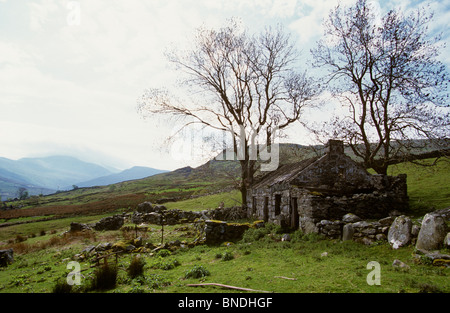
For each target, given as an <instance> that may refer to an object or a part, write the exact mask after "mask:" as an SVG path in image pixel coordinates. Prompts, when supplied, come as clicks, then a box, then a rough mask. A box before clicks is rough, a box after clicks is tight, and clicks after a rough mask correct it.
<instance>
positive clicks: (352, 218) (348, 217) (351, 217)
mask: <svg viewBox="0 0 450 313" xmlns="http://www.w3.org/2000/svg"><path fill="white" fill-rule="evenodd" d="M360 220H361V218H360V217H359V216H357V215H355V214H353V213H347V214H345V215H344V216H343V217H342V221H343V222H345V223H356V222H359V221H360Z"/></svg>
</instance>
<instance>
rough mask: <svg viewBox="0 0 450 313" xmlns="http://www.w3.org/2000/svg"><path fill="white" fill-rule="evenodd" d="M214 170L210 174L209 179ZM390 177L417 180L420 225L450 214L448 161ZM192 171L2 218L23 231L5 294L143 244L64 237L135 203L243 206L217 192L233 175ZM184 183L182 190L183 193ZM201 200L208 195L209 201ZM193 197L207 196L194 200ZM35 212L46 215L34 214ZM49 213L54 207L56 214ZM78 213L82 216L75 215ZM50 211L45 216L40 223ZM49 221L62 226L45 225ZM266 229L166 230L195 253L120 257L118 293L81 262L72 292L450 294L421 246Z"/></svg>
mask: <svg viewBox="0 0 450 313" xmlns="http://www.w3.org/2000/svg"><path fill="white" fill-rule="evenodd" d="M427 162H431V160H430V161H427ZM205 171H206V170H205V169H203V173H205ZM389 171H390V173H389V174H392V175H396V174H398V173H406V174H407V175H408V194H409V197H410V200H411V212H410V213H411V215H414V216H416V217H418V216H421V215H423V214H424V213H426V212H428V211H431V210H433V209H441V208H445V207H449V206H450V196H449V191H448V186H449V185H450V181H449V177H450V165H449V162H448V161H447V160H441V161H439V162H438V164H437V166H436V167H417V166H414V165H411V164H400V165H397V166H395V167H391V168H390V169H389ZM188 172H189V171H186V172H183V171H181V172H179V173H177V174H176V175H175V174H174V176H172V178H173V179H174V180H175V181H172V180H171V178H170V177H167V176H165V177H164V176H161V177H158V178H153V179H151V180H149V179H146V180H142V181H138V182H134V183H132V182H127V183H122V185H120V184H117V185H111V186H106V187H98V188H89V189H81V188H80V190H75V191H73V192H71V193H67V194H66V195H64V193H60V194H56V195H52V196H49V197H53V200H55V201H56V202H57V205H55V203H53V204H52V200H51V199H49V198H45V197H44V198H43V199H41V201H42V203H40V204H39V205H38V206H35V207H33V206H32V205H31V204H30V205H29V206H28V207H27V206H25V207H24V208H23V209H20V210H13V211H21V212H20V213H21V214H19V215H17V216H15V217H11V218H7V217H5V216H0V218H2V220H0V223H4V222H9V223H17V222H20V223H23V224H17V225H11V226H7V227H1V228H0V249H5V248H8V247H12V248H13V249H14V258H15V261H14V263H13V264H11V265H10V266H8V267H3V268H0V293H6V292H18V293H29V292H45V293H48V292H53V291H54V290H55V288H56V287H57V286H60V282H61V281H64V280H65V278H66V277H67V274H68V273H69V272H70V269H67V265H68V263H69V262H70V261H72V260H73V259H74V255H76V254H78V253H80V252H81V251H82V250H83V249H85V248H86V247H88V246H90V245H97V244H99V243H105V242H110V243H118V242H119V243H126V242H129V241H130V240H133V238H134V237H135V236H136V234H135V232H133V231H106V232H97V231H91V232H86V233H75V234H66V235H61V234H62V233H63V232H65V231H67V230H68V229H69V225H70V223H71V222H72V221H75V222H81V223H93V222H96V221H98V220H100V219H101V218H103V217H105V216H109V215H112V214H117V213H121V212H127V211H129V206H130V205H124V203H125V201H130V203H131V202H133V201H134V202H133V203H140V202H142V201H148V200H149V201H153V200H155V199H161V197H166V198H170V197H180V199H183V200H178V201H171V202H167V203H165V205H166V206H167V207H168V208H169V209H183V210H204V209H212V208H216V207H217V206H219V204H221V203H222V202H223V203H224V205H225V206H233V205H238V204H239V201H240V194H239V192H238V191H227V192H221V193H217V194H214V193H213V194H207V193H210V192H211V191H217V190H219V188H223V186H224V185H222V183H224V182H225V181H226V179H225V178H224V177H222V178H221V179H218V183H217V184H214V183H213V182H212V181H209V182H205V181H204V182H201V181H200V180H201V177H203V176H202V175H203V174H202V175H200V174H199V173H198V172H197V173H195V175H197V176H198V180H195V179H193V180H190V179H187V176H189V175H194V174H193V173H192V171H191V172H190V174H189V173H188ZM191 178H192V177H191ZM175 182H178V185H176V184H175ZM164 188H167V189H164ZM101 190H103V191H101ZM201 194H207V195H205V196H200V195H201ZM132 195H134V198H132V197H131V196H132ZM136 195H138V196H136ZM191 195H198V196H199V197H195V198H188V199H185V198H186V197H188V196H191ZM121 197H122V198H121ZM114 199H116V200H117V199H122V201H123V202H120V201H118V202H114ZM130 199H133V200H132V201H131V200H130ZM112 203H115V204H114V205H112ZM125 204H126V203H125ZM108 206H109V207H108ZM56 207H61V208H63V207H65V208H66V209H67V212H68V213H67V214H61V212H56V213H57V214H55V212H54V211H55V208H56ZM33 208H39V210H44V211H33ZM44 208H52V209H49V211H47V212H46V211H45V209H44ZM68 208H71V209H73V211H72V212H70V209H68ZM75 209H76V210H75ZM52 210H53V211H52ZM26 212H31V214H26ZM42 212H44V213H45V214H41V215H39V213H42ZM74 213H76V214H74ZM36 215H37V216H36ZM43 215H44V216H43ZM43 217H45V218H53V219H49V220H45V221H37V220H41V219H42V218H43ZM24 222H29V223H24ZM130 226H133V225H130ZM259 231H260V232H262V233H257V232H256V231H255V230H250V231H248V232H247V233H246V234H245V236H244V238H243V240H241V241H238V242H235V243H233V244H229V245H224V244H222V245H217V246H207V245H195V246H193V242H194V240H195V238H196V230H195V228H194V226H193V225H192V224H182V225H174V226H165V227H164V242H169V241H173V240H180V241H182V242H183V244H184V246H185V247H182V248H180V249H177V250H175V251H173V252H171V253H167V255H162V254H161V253H155V252H152V251H151V249H149V250H141V252H140V253H131V254H124V255H121V256H119V257H118V259H117V261H118V263H117V269H118V271H117V279H116V285H115V286H114V287H111V288H107V289H100V290H99V289H95V288H94V285H95V284H94V285H93V281H94V278H95V277H96V272H95V271H96V267H91V266H93V265H94V264H95V262H94V261H93V259H92V258H90V259H87V260H78V261H79V262H80V266H81V271H82V272H81V273H82V275H83V276H82V277H81V285H80V286H75V287H73V289H72V291H73V292H120V293H136V292H156V293H158V292H162V293H167V292H169V293H174V292H177V293H178V292H186V293H190V292H194V293H199V292H237V291H233V290H229V289H223V288H219V287H213V286H208V287H189V286H187V285H188V284H194V283H202V282H204V283H220V284H226V285H233V286H239V287H243V288H250V289H254V290H260V291H261V290H262V291H269V292H277V293H278V292H280V293H290V292H294V293H296V292H305V293H309V292H314V293H315V292H332V293H334V292H345V293H379V292H388V293H397V292H406V293H415V292H444V293H449V292H450V280H449V278H448V275H449V269H448V268H442V267H437V266H433V265H432V264H431V263H430V262H429V261H428V260H426V259H420V258H419V259H418V258H416V257H415V256H414V246H407V247H404V248H401V249H398V250H393V249H392V248H391V247H390V246H389V244H388V243H387V242H377V243H376V244H375V245H373V246H365V245H362V244H359V243H355V242H341V241H339V240H329V239H324V238H321V237H319V236H316V235H306V236H304V235H302V234H301V232H299V231H297V232H294V233H291V237H292V238H293V239H292V241H290V242H284V241H281V240H280V239H281V236H282V233H281V230H280V229H279V228H278V227H276V226H274V225H270V224H269V225H266V227H265V228H264V229H262V230H259ZM138 236H141V237H142V238H143V241H144V242H145V243H149V244H153V245H158V244H159V243H160V241H161V227H160V226H158V225H149V231H147V232H139V233H138ZM443 252H444V253H449V251H443ZM136 255H140V257H141V260H142V261H143V262H144V263H145V266H144V268H143V273H142V275H140V276H138V277H135V278H133V277H130V275H129V274H128V269H129V267H130V264H131V263H132V259H133V257H135V256H136ZM396 259H398V260H400V261H402V262H404V263H405V264H407V267H405V268H398V267H394V266H393V265H392V263H393V261H394V260H396ZM370 261H376V262H378V263H379V264H380V266H381V273H380V275H381V284H380V285H373V286H371V285H369V284H368V283H367V275H368V274H369V273H370V270H369V269H367V264H368V263H369V262H370ZM115 262H116V260H115V257H111V258H110V259H109V264H110V265H114V264H115ZM198 269H206V270H207V271H208V272H209V275H208V276H204V277H197V278H192V277H186V273H192V272H195V270H198Z"/></svg>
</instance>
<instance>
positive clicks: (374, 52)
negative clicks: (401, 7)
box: [311, 0, 449, 174]
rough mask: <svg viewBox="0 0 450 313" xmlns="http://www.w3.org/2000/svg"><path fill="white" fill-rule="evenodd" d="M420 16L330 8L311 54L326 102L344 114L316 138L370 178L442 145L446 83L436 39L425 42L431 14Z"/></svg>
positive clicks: (364, 7) (360, 6) (364, 6)
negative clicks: (332, 142) (338, 148)
mask: <svg viewBox="0 0 450 313" xmlns="http://www.w3.org/2000/svg"><path fill="white" fill-rule="evenodd" d="M423 12H426V11H425V10H417V11H416V12H414V13H412V14H410V15H409V16H403V14H402V12H400V11H398V10H391V11H389V12H388V13H387V14H385V15H384V16H382V17H379V16H377V15H376V14H375V10H374V8H373V7H372V6H371V5H369V3H367V1H366V0H358V1H357V2H356V4H355V5H353V6H351V7H341V6H337V7H336V8H335V9H334V10H332V11H331V12H330V15H329V17H328V19H327V20H326V21H325V23H324V25H325V35H324V38H323V39H322V40H321V41H319V42H318V45H317V47H316V48H315V49H313V50H311V52H312V54H313V57H314V65H315V66H316V67H319V68H323V69H326V70H327V76H326V80H327V85H328V86H329V90H330V91H331V93H332V95H333V96H334V98H335V99H339V100H340V101H341V103H342V104H343V105H344V106H346V107H347V108H348V112H349V114H347V115H345V116H336V117H334V118H333V119H332V120H331V121H329V122H327V123H326V125H325V126H323V125H322V126H321V129H320V130H316V131H317V133H319V134H322V135H325V136H327V137H330V136H333V137H337V138H340V139H342V140H344V141H345V142H346V143H347V144H348V145H349V146H350V147H351V148H352V150H353V152H354V153H355V155H356V156H358V157H360V158H362V160H363V163H364V165H365V166H366V167H367V168H373V169H374V170H375V171H376V172H377V173H382V174H386V171H387V167H388V165H389V164H392V163H395V162H397V163H398V161H400V160H408V159H413V158H411V157H410V156H411V153H412V152H413V151H414V149H416V148H420V147H423V145H424V143H433V144H434V145H436V144H438V143H442V142H444V143H445V144H446V145H448V141H447V140H446V138H448V135H449V127H448V126H449V110H448V93H447V86H448V82H449V76H448V73H447V71H446V68H445V66H444V65H443V64H442V63H441V62H440V61H439V60H438V58H437V57H438V55H439V53H440V49H442V46H443V45H442V44H441V43H440V38H439V36H437V37H434V38H430V36H429V35H428V29H427V26H428V25H429V23H430V22H431V21H432V17H433V15H432V14H424V13H423ZM420 139H426V140H420Z"/></svg>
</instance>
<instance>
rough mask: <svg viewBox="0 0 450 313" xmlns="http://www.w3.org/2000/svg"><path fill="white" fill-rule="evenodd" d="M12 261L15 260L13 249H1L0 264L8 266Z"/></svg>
mask: <svg viewBox="0 0 450 313" xmlns="http://www.w3.org/2000/svg"><path fill="white" fill-rule="evenodd" d="M12 262H14V251H13V249H12V248H10V249H7V250H0V266H8V265H9V264H11V263H12Z"/></svg>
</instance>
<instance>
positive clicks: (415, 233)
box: [411, 224, 420, 237]
mask: <svg viewBox="0 0 450 313" xmlns="http://www.w3.org/2000/svg"><path fill="white" fill-rule="evenodd" d="M419 232H420V226H419V225H416V224H414V225H413V226H412V228H411V235H412V236H413V237H417V236H418V235H419Z"/></svg>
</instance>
